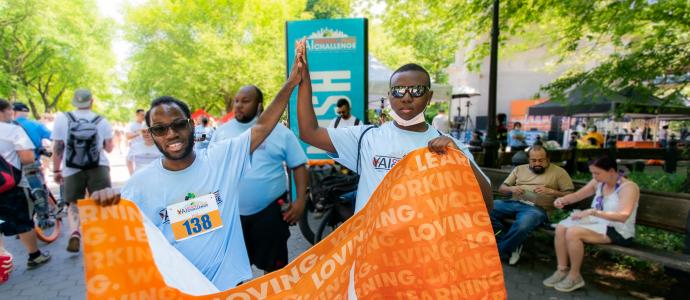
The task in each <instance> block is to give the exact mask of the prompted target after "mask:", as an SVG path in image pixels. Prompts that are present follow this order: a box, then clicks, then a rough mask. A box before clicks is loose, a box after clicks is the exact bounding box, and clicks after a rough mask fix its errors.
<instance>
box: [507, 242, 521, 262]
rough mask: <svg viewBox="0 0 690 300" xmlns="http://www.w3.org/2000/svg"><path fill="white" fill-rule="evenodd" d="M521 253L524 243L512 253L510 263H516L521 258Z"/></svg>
mask: <svg viewBox="0 0 690 300" xmlns="http://www.w3.org/2000/svg"><path fill="white" fill-rule="evenodd" d="M520 253H522V245H520V246H518V247H517V248H516V249H515V251H513V253H510V259H508V264H509V265H511V266H512V265H514V264H516V263H517V262H518V260H520Z"/></svg>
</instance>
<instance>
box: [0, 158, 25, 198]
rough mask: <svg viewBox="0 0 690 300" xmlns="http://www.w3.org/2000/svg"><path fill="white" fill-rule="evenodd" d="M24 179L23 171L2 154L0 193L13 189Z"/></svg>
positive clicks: (0, 159) (0, 162)
mask: <svg viewBox="0 0 690 300" xmlns="http://www.w3.org/2000/svg"><path fill="white" fill-rule="evenodd" d="M21 179H22V172H21V171H20V170H19V169H17V168H15V167H14V166H13V165H12V164H11V163H9V162H8V161H7V160H5V158H4V157H2V156H0V194H1V193H4V192H7V191H9V190H11V189H13V188H14V187H15V186H17V184H19V181H21Z"/></svg>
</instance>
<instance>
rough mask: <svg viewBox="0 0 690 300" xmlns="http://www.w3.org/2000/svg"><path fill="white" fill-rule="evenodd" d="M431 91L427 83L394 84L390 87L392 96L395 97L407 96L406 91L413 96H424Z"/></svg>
mask: <svg viewBox="0 0 690 300" xmlns="http://www.w3.org/2000/svg"><path fill="white" fill-rule="evenodd" d="M428 91H429V87H428V86H426V85H413V86H394V87H391V89H390V94H391V96H393V97H395V98H402V97H405V94H406V93H409V94H410V96H412V97H413V98H418V97H421V96H424V95H425V94H426V93H427V92H428Z"/></svg>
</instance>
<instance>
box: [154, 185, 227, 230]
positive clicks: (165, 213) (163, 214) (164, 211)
mask: <svg viewBox="0 0 690 300" xmlns="http://www.w3.org/2000/svg"><path fill="white" fill-rule="evenodd" d="M213 194H214V195H215V196H216V204H218V206H220V204H221V203H223V200H222V199H221V198H220V191H215V192H213ZM194 198H196V194H195V193H187V194H185V196H184V201H187V200H189V199H194ZM158 216H159V217H160V218H161V222H163V224H169V223H170V219H169V218H168V210H167V209H166V208H165V207H164V208H163V209H161V210H160V211H158Z"/></svg>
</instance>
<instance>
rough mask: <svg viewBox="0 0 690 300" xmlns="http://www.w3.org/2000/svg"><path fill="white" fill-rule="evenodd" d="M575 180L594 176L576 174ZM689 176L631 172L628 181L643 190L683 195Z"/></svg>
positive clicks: (586, 179) (588, 178) (589, 178)
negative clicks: (684, 185)
mask: <svg viewBox="0 0 690 300" xmlns="http://www.w3.org/2000/svg"><path fill="white" fill-rule="evenodd" d="M572 178H573V180H584V181H589V180H591V179H592V175H591V174H589V173H576V174H575V175H573V176H572ZM686 178H687V174H684V173H666V172H644V173H643V172H631V173H630V174H628V179H630V180H632V181H634V182H635V183H637V185H638V186H639V187H640V189H642V190H648V191H659V192H668V193H682V192H683V184H684V183H685V179H686Z"/></svg>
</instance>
